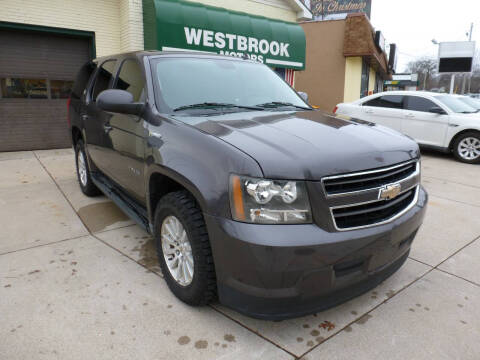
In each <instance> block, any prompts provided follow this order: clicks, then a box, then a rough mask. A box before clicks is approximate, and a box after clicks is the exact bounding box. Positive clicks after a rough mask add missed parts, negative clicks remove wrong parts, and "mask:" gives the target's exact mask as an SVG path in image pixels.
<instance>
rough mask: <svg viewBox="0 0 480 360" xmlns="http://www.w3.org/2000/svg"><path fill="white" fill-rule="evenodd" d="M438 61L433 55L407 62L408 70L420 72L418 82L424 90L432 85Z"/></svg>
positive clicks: (413, 72) (414, 72) (415, 72)
mask: <svg viewBox="0 0 480 360" xmlns="http://www.w3.org/2000/svg"><path fill="white" fill-rule="evenodd" d="M437 64H438V61H437V59H435V58H432V57H427V56H424V57H421V58H418V59H415V60H413V61H410V62H409V63H408V64H407V71H408V72H411V73H412V74H418V82H419V84H420V87H421V88H422V89H423V90H426V89H428V88H430V87H431V84H430V82H431V80H432V78H433V76H434V75H435V73H436V71H437Z"/></svg>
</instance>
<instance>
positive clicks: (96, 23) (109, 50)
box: [0, 0, 143, 56]
mask: <svg viewBox="0 0 480 360" xmlns="http://www.w3.org/2000/svg"><path fill="white" fill-rule="evenodd" d="M124 1H128V3H132V7H135V6H133V5H135V4H134V3H137V2H139V3H140V14H141V1H140V0H81V1H80V0H0V21H9V22H16V23H24V24H32V25H42V26H52V27H62V28H67V29H76V30H85V31H94V32H95V39H96V49H97V56H104V55H108V54H113V53H118V52H120V51H121V50H122V32H121V28H122V26H121V13H120V8H121V7H120V6H119V4H120V2H124ZM129 5H130V4H129ZM127 22H130V19H129V20H128V21H127ZM141 37H142V46H143V32H142V33H141ZM124 38H125V39H128V40H126V41H127V44H130V45H127V46H138V44H137V43H138V42H137V43H136V42H135V38H134V37H132V36H130V35H129V34H128V32H127V33H126V34H125V36H124Z"/></svg>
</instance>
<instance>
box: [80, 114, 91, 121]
mask: <svg viewBox="0 0 480 360" xmlns="http://www.w3.org/2000/svg"><path fill="white" fill-rule="evenodd" d="M88 118H89V117H88V115H87V114H82V116H81V119H82V121H87V120H88Z"/></svg>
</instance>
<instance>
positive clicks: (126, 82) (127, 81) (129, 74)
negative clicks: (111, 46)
mask: <svg viewBox="0 0 480 360" xmlns="http://www.w3.org/2000/svg"><path fill="white" fill-rule="evenodd" d="M144 85H145V83H144V81H143V75H142V70H141V69H140V66H139V65H138V63H137V62H136V61H135V60H125V61H124V62H123V64H122V68H121V70H120V74H118V79H117V84H116V85H115V89H120V90H126V91H128V92H129V93H130V94H132V95H133V101H135V102H138V101H139V100H140V97H141V95H142V91H143V88H144Z"/></svg>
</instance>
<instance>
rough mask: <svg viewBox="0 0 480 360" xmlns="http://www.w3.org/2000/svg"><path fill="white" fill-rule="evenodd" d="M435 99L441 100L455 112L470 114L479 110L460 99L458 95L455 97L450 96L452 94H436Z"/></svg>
mask: <svg viewBox="0 0 480 360" xmlns="http://www.w3.org/2000/svg"><path fill="white" fill-rule="evenodd" d="M435 99H437V100H439V101H441V102H442V103H443V104H445V105H446V106H447V107H448V108H449V109H450V110H452V111H453V112H455V113H462V114H470V113H474V112H476V111H477V110H476V109H474V108H473V107H471V106H469V105H467V104H465V103H464V102H463V101H461V100H460V99H458V98H456V97H453V96H450V95H439V96H435Z"/></svg>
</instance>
